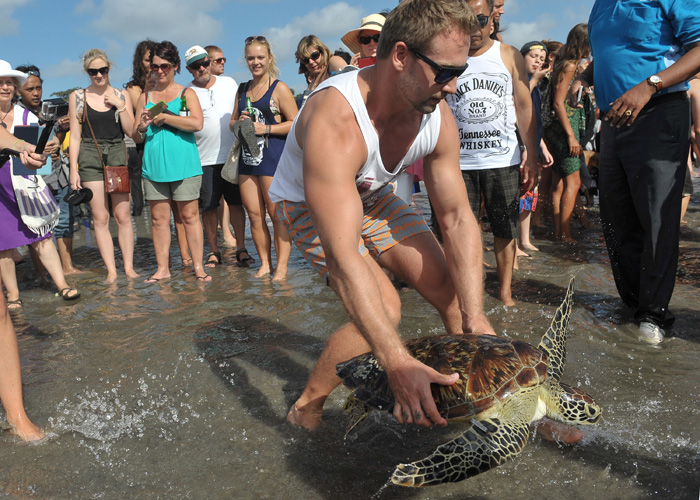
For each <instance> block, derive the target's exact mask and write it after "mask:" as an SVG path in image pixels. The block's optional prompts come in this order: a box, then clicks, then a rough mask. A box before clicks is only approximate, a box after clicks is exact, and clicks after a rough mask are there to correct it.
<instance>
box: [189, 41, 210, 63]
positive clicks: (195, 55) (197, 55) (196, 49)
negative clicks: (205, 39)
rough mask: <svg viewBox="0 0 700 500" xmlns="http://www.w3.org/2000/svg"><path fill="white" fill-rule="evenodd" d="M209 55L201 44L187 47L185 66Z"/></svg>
mask: <svg viewBox="0 0 700 500" xmlns="http://www.w3.org/2000/svg"><path fill="white" fill-rule="evenodd" d="M207 56H208V54H207V51H206V50H204V49H203V48H202V47H200V46H199V45H194V46H192V47H190V48H189V49H187V52H185V66H189V65H190V64H192V63H193V62H197V61H199V60H200V59H204V58H205V57H207Z"/></svg>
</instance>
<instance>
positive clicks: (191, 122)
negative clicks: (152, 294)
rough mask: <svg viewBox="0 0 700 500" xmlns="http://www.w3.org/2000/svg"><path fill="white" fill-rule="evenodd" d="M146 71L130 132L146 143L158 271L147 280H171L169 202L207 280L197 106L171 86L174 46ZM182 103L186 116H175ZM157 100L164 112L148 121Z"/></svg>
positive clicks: (157, 52)
mask: <svg viewBox="0 0 700 500" xmlns="http://www.w3.org/2000/svg"><path fill="white" fill-rule="evenodd" d="M151 72H152V75H153V81H152V87H151V90H150V91H149V92H147V93H144V94H141V97H140V98H139V101H138V104H137V105H136V116H137V117H139V120H138V123H137V124H136V126H135V128H134V134H133V137H134V140H135V141H136V142H141V141H144V142H145V144H144V151H143V185H144V190H145V194H146V200H148V203H149V205H150V207H151V223H152V224H151V227H152V233H153V247H154V248H155V253H156V262H157V263H158V269H157V270H156V272H155V273H154V274H153V275H152V276H151V277H150V278H149V279H147V280H146V282H147V283H157V282H158V281H160V280H164V279H168V278H170V213H171V203H172V204H173V207H172V208H175V209H176V210H177V212H178V213H179V216H180V218H181V219H182V222H183V224H184V233H185V238H186V240H187V246H189V252H190V254H191V258H192V263H193V265H194V275H195V277H196V278H197V279H198V280H201V281H211V276H209V275H207V273H206V272H205V271H204V265H203V262H202V261H203V255H204V235H203V232H202V223H201V221H200V219H199V206H198V201H199V189H200V187H201V184H202V164H201V163H200V161H199V153H198V152H197V144H196V142H195V139H194V133H195V132H197V131H199V130H201V129H202V124H203V120H204V119H203V116H202V108H201V106H200V105H199V100H198V99H197V94H195V92H194V91H193V90H192V89H185V88H184V87H183V86H182V85H179V84H177V83H175V74H176V73H179V72H180V56H179V55H178V53H177V47H175V45H173V44H172V43H170V42H167V41H164V42H161V43H157V44H156V45H155V46H154V47H153V50H152V51H151ZM183 100H185V101H186V103H187V109H188V110H189V112H188V113H180V109H181V106H182V101H183ZM160 101H163V102H165V103H166V104H167V106H168V109H167V111H164V112H162V113H160V114H158V115H156V116H153V117H152V116H151V113H150V111H149V110H150V108H152V107H153V106H154V104H156V103H159V102H160ZM185 258H186V256H185V255H183V260H184V259H185Z"/></svg>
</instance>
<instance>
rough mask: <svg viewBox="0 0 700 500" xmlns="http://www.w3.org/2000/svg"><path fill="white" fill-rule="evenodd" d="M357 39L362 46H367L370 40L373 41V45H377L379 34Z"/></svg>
mask: <svg viewBox="0 0 700 500" xmlns="http://www.w3.org/2000/svg"><path fill="white" fill-rule="evenodd" d="M359 39H360V43H361V44H362V45H369V42H371V41H372V40H374V43H379V33H377V34H376V35H372V36H361V37H360V38H359Z"/></svg>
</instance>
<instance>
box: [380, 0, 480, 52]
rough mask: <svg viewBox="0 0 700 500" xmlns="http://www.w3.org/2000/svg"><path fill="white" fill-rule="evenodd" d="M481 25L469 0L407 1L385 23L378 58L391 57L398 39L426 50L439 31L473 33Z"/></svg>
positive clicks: (416, 48) (410, 45)
mask: <svg viewBox="0 0 700 500" xmlns="http://www.w3.org/2000/svg"><path fill="white" fill-rule="evenodd" d="M478 26H479V23H478V21H477V19H476V16H475V15H474V12H473V11H472V9H471V8H470V7H469V5H468V3H467V0H403V1H402V2H401V3H400V4H399V5H398V6H397V7H396V8H395V9H394V10H392V11H391V12H390V13H389V16H388V17H387V19H386V22H385V23H384V27H383V28H382V36H381V37H380V38H379V45H378V47H377V59H386V58H387V57H389V55H390V54H391V51H392V49H393V48H394V45H396V42H404V43H405V44H406V45H407V46H408V47H409V48H411V49H415V50H419V51H423V50H427V49H428V45H429V44H430V42H431V40H432V39H433V37H435V35H437V34H438V33H441V32H443V31H445V30H448V29H455V30H459V31H461V32H462V33H464V34H465V35H467V36H469V35H470V34H471V33H473V32H474V31H476V29H477V28H478Z"/></svg>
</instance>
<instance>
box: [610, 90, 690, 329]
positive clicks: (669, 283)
mask: <svg viewBox="0 0 700 500" xmlns="http://www.w3.org/2000/svg"><path fill="white" fill-rule="evenodd" d="M689 148H690V104H689V101H688V97H687V95H686V93H685V92H676V93H673V94H669V95H666V96H661V97H658V98H656V99H652V100H651V101H650V102H649V104H647V106H645V107H644V109H643V110H642V112H641V113H640V114H639V116H638V117H637V120H636V121H635V122H634V124H633V125H632V126H631V127H627V126H626V125H623V126H622V127H621V128H620V129H617V128H615V127H612V126H611V125H610V124H609V122H605V121H604V122H603V128H602V141H601V158H600V213H601V217H602V220H603V234H604V235H605V244H606V246H607V248H608V254H609V256H610V264H611V266H612V272H613V276H614V278H615V285H616V286H617V290H618V293H619V294H620V297H621V298H622V300H623V301H624V302H625V303H626V304H627V305H628V306H630V307H634V308H637V312H636V314H635V319H636V320H637V321H651V322H653V323H655V324H657V325H659V326H661V327H662V328H665V329H668V328H670V327H671V325H672V324H673V320H674V316H673V314H672V313H671V312H670V311H669V310H668V304H669V302H670V301H671V296H672V294H673V287H674V285H675V282H676V268H677V265H678V237H679V232H680V217H681V215H680V214H681V195H682V191H683V182H684V179H685V170H686V164H687V161H688V152H689Z"/></svg>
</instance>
